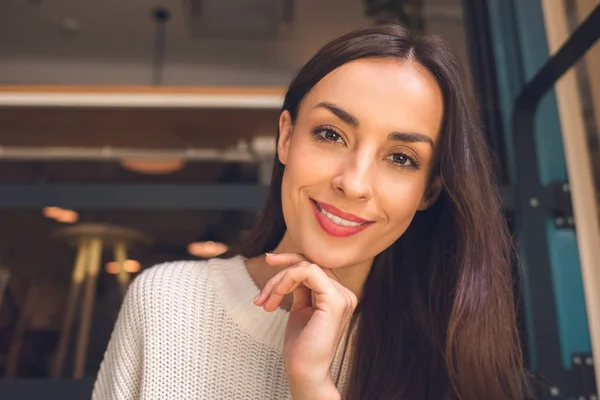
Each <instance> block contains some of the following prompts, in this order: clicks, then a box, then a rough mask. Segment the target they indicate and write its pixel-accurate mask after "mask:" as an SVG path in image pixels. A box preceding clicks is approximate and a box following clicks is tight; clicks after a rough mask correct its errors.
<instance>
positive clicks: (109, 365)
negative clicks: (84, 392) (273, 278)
mask: <svg viewBox="0 0 600 400" xmlns="http://www.w3.org/2000/svg"><path fill="white" fill-rule="evenodd" d="M258 292H259V289H258V287H257V286H256V284H255V283H254V281H253V280H252V278H251V277H250V275H249V274H248V271H247V269H246V266H245V263H244V261H243V259H242V258H241V257H234V258H231V259H227V260H221V259H212V260H209V261H199V262H195V261H186V262H175V263H169V264H163V265H159V266H156V267H153V268H151V269H149V270H147V271H145V272H144V273H142V274H141V275H140V276H139V277H138V278H137V279H135V281H134V282H133V283H132V285H131V287H130V289H129V291H128V293H127V296H126V297H125V300H124V302H123V305H122V308H121V311H120V313H119V317H118V319H117V323H116V325H115V329H114V332H113V334H112V337H111V340H110V342H109V344H108V349H107V351H106V354H105V356H104V361H103V362H102V365H101V367H100V372H99V375H98V378H97V380H96V384H95V386H94V392H93V395H92V399H93V400H104V399H107V400H117V399H118V400H121V399H160V400H167V399H168V400H170V399H261V400H263V399H277V400H281V399H289V398H290V396H289V391H288V382H287V378H286V375H285V373H284V371H283V356H282V346H283V336H284V332H285V326H286V323H287V319H288V312H286V311H284V310H282V309H278V310H276V311H275V312H273V313H267V312H265V311H264V310H263V309H262V308H260V307H257V306H255V305H254V304H253V302H252V300H253V298H254V296H255V295H256V294H257V293H258ZM342 349H343V346H339V349H338V353H337V355H336V358H335V360H334V363H333V365H332V376H333V377H334V379H335V378H336V377H337V376H338V375H340V374H341V375H340V376H341V378H340V384H339V387H340V390H343V388H344V387H345V386H346V378H347V375H348V372H347V371H348V362H347V361H344V362H342V360H343V357H342ZM346 358H348V357H346ZM340 364H343V365H341V366H340Z"/></svg>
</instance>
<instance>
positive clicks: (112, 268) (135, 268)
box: [106, 260, 141, 275]
mask: <svg viewBox="0 0 600 400" xmlns="http://www.w3.org/2000/svg"><path fill="white" fill-rule="evenodd" d="M123 266H124V267H125V271H126V272H129V273H130V274H135V273H136V272H140V269H141V265H140V263H139V261H136V260H125V262H124V263H123ZM106 272H108V273H109V274H113V275H116V274H118V273H119V263H118V262H117V261H111V262H109V263H106Z"/></svg>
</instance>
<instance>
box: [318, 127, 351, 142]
mask: <svg viewBox="0 0 600 400" xmlns="http://www.w3.org/2000/svg"><path fill="white" fill-rule="evenodd" d="M312 134H313V135H314V136H315V137H316V138H317V139H319V140H323V141H325V142H331V143H339V144H344V143H345V142H344V139H343V138H342V135H340V134H339V133H337V132H336V131H335V130H333V129H331V128H317V129H315V130H313V131H312Z"/></svg>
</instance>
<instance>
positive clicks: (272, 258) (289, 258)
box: [265, 253, 307, 267]
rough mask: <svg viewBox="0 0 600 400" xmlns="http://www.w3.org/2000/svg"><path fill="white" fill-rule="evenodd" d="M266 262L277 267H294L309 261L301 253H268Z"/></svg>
mask: <svg viewBox="0 0 600 400" xmlns="http://www.w3.org/2000/svg"><path fill="white" fill-rule="evenodd" d="M265 261H266V262H267V263H269V264H271V265H274V266H277V267H292V266H294V265H296V264H299V263H301V262H304V261H307V259H306V257H304V256H303V255H302V254H299V253H280V254H271V253H267V254H266V256H265Z"/></svg>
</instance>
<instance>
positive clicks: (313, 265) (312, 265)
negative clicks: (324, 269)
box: [308, 263, 321, 273]
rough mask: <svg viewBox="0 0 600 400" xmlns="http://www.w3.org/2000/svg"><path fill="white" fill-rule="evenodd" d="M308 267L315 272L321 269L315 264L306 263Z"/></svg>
mask: <svg viewBox="0 0 600 400" xmlns="http://www.w3.org/2000/svg"><path fill="white" fill-rule="evenodd" d="M308 269H309V271H310V272H312V273H317V272H320V271H321V268H320V267H319V266H318V265H317V264H313V263H308Z"/></svg>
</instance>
